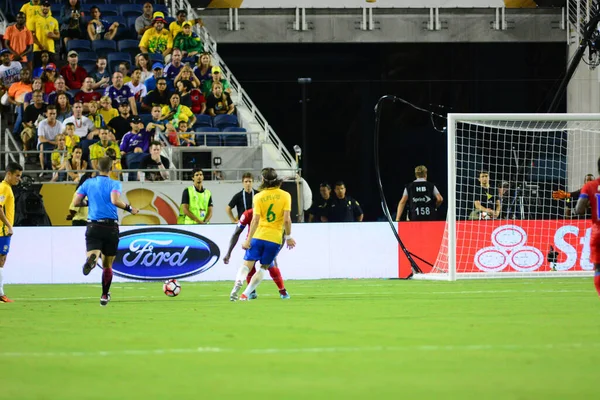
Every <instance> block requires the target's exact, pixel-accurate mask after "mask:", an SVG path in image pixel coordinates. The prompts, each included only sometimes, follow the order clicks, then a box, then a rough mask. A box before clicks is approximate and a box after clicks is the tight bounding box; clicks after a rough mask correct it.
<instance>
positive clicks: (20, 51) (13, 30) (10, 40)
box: [4, 12, 33, 63]
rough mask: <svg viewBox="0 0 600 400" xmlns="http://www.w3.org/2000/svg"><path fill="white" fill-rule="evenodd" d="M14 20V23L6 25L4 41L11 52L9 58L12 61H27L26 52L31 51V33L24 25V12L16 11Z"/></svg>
mask: <svg viewBox="0 0 600 400" xmlns="http://www.w3.org/2000/svg"><path fill="white" fill-rule="evenodd" d="M16 20H17V23H16V24H14V25H9V26H7V27H6V31H5V32H4V42H5V43H6V48H7V49H8V50H9V51H10V52H11V53H12V55H11V59H12V60H13V61H19V62H22V63H27V61H28V60H27V54H29V53H31V52H32V51H33V35H32V34H31V31H30V30H29V29H28V28H27V26H26V25H25V22H26V17H25V13H24V12H18V13H17V16H16Z"/></svg>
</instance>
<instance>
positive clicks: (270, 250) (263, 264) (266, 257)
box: [240, 239, 279, 300]
mask: <svg viewBox="0 0 600 400" xmlns="http://www.w3.org/2000/svg"><path fill="white" fill-rule="evenodd" d="M253 240H254V239H253ZM256 241H257V242H262V243H261V244H260V245H261V249H262V252H261V254H260V269H259V270H257V271H256V273H255V274H254V276H253V277H252V280H251V281H250V284H249V285H248V286H247V287H246V290H244V293H243V294H242V295H241V296H240V300H248V298H249V296H250V293H252V292H253V291H254V290H256V288H257V287H258V285H260V283H261V282H262V280H263V278H264V272H265V270H266V269H267V268H269V266H270V265H271V263H272V262H273V260H274V259H275V256H276V255H277V253H278V252H279V244H278V243H273V242H268V241H265V240H260V239H257V240H256Z"/></svg>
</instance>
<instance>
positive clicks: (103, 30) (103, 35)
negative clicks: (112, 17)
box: [87, 6, 119, 42]
mask: <svg viewBox="0 0 600 400" xmlns="http://www.w3.org/2000/svg"><path fill="white" fill-rule="evenodd" d="M90 14H91V17H92V19H91V20H90V22H88V27H87V33H88V37H89V38H90V40H91V41H92V42H93V41H94V40H101V39H105V40H113V39H114V38H115V35H116V34H117V29H118V28H119V23H118V22H113V23H112V24H109V23H108V21H107V20H105V19H102V18H101V14H100V9H99V8H98V7H96V6H93V7H92V8H90Z"/></svg>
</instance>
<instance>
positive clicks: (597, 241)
mask: <svg viewBox="0 0 600 400" xmlns="http://www.w3.org/2000/svg"><path fill="white" fill-rule="evenodd" d="M590 262H591V263H592V264H594V286H595V287H596V291H597V292H598V295H600V235H599V234H597V233H595V232H594V231H593V230H592V235H591V237H590Z"/></svg>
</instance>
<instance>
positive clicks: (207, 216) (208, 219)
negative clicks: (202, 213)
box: [204, 206, 213, 224]
mask: <svg viewBox="0 0 600 400" xmlns="http://www.w3.org/2000/svg"><path fill="white" fill-rule="evenodd" d="M212 210H213V206H208V211H206V217H205V218H204V223H205V224H208V223H209V222H210V219H211V218H212Z"/></svg>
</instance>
